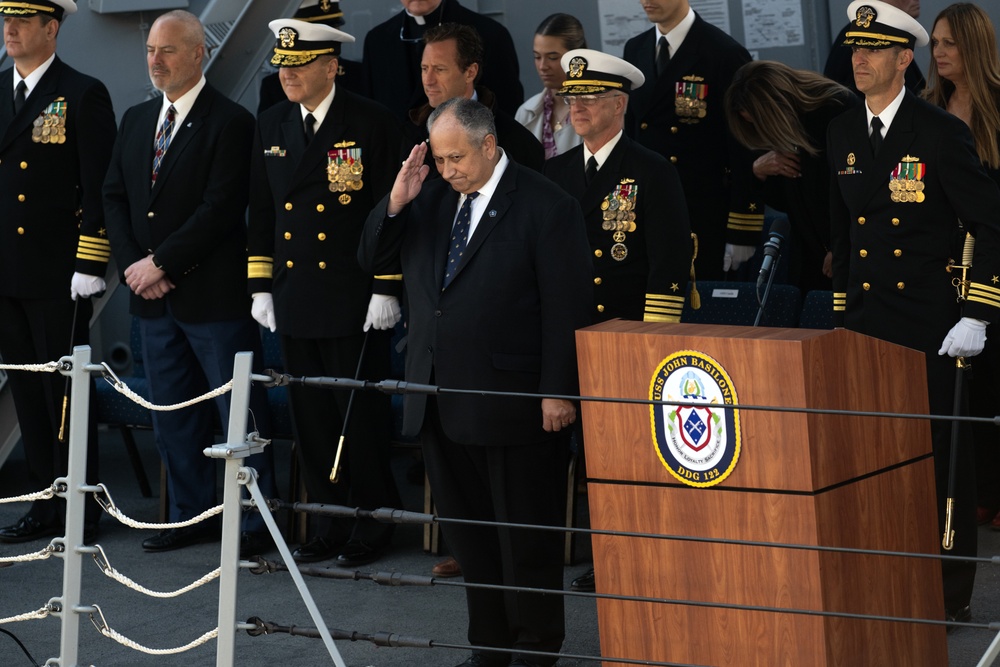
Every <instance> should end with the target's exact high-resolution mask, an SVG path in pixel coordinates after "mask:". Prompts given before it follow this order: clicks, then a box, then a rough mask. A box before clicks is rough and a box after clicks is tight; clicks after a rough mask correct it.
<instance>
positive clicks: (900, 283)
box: [896, 282, 906, 289]
mask: <svg viewBox="0 0 1000 667" xmlns="http://www.w3.org/2000/svg"><path fill="white" fill-rule="evenodd" d="M904 287H906V283H904V282H898V283H896V289H903V288H904Z"/></svg>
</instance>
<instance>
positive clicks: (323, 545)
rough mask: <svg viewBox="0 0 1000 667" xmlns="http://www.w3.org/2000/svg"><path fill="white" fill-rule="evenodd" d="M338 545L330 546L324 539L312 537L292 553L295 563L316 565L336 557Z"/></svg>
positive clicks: (338, 549)
mask: <svg viewBox="0 0 1000 667" xmlns="http://www.w3.org/2000/svg"><path fill="white" fill-rule="evenodd" d="M339 551H340V545H337V544H331V543H330V541H329V540H327V539H326V538H325V537H314V538H312V539H311V540H309V541H308V542H306V543H305V544H303V545H302V546H300V547H299V548H298V549H296V550H295V551H293V552H292V558H294V559H295V562H296V563H316V562H319V561H321V560H330V559H331V558H334V557H336V555H337V553H338V552H339Z"/></svg>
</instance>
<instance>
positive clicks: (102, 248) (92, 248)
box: [76, 241, 111, 256]
mask: <svg viewBox="0 0 1000 667" xmlns="http://www.w3.org/2000/svg"><path fill="white" fill-rule="evenodd" d="M76 249H77V252H92V253H95V254H98V255H108V256H110V255H111V248H109V247H108V246H106V245H94V244H93V243H83V242H82V241H81V242H80V245H78V246H77V248H76Z"/></svg>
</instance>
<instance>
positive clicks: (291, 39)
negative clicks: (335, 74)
mask: <svg viewBox="0 0 1000 667" xmlns="http://www.w3.org/2000/svg"><path fill="white" fill-rule="evenodd" d="M267 27H268V28H270V29H271V32H273V33H274V36H275V37H276V38H277V42H275V44H274V56H272V57H271V64H272V65H274V66H275V67H301V66H302V65H308V64H309V63H311V62H312V61H314V60H316V58H318V57H319V56H322V55H334V56H338V55H340V45H341V43H343V42H347V43H351V42H353V41H354V37H353V36H351V35H348V34H347V33H346V32H342V31H340V30H337V29H336V28H331V27H330V26H328V25H325V24H322V23H309V22H307V21H300V20H298V19H277V20H275V21H271V22H270V23H268V24H267Z"/></svg>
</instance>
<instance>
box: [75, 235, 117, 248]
mask: <svg viewBox="0 0 1000 667" xmlns="http://www.w3.org/2000/svg"><path fill="white" fill-rule="evenodd" d="M84 242H86V243H93V244H95V245H106V246H110V245H111V243H110V242H109V241H108V240H107V239H102V238H101V237H100V236H86V235H84V234H81V235H80V243H84Z"/></svg>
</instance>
